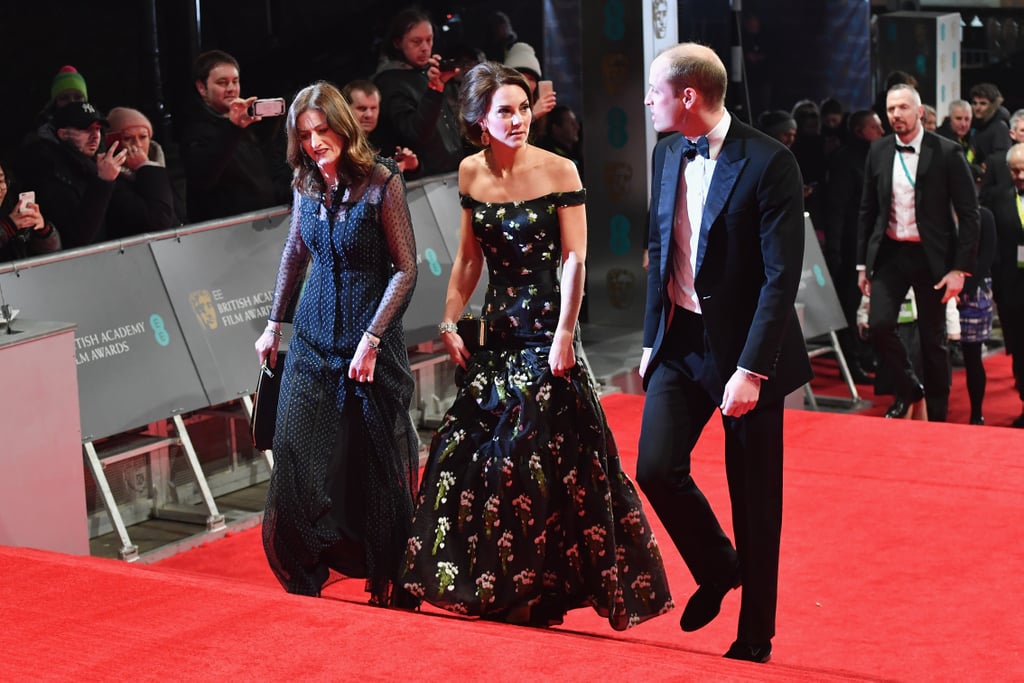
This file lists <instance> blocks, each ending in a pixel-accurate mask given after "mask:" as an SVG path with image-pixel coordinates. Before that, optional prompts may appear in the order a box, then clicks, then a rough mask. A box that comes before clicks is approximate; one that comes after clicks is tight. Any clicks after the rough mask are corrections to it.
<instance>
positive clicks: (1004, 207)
mask: <svg viewBox="0 0 1024 683" xmlns="http://www.w3.org/2000/svg"><path fill="white" fill-rule="evenodd" d="M992 214H993V215H994V216H995V219H996V256H995V263H994V265H993V267H992V293H993V295H994V296H995V300H996V304H998V305H999V309H1000V311H1008V310H1011V309H1012V310H1022V309H1024V268H1018V267H1017V248H1018V246H1019V245H1022V244H1024V228H1021V223H1020V216H1019V214H1018V213H1017V190H1016V189H1011V190H1005V191H1003V193H1002V194H1000V195H999V196H997V197H995V198H994V199H993V200H992Z"/></svg>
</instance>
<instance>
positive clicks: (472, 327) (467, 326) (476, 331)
mask: <svg viewBox="0 0 1024 683" xmlns="http://www.w3.org/2000/svg"><path fill="white" fill-rule="evenodd" d="M455 327H456V331H457V332H458V333H459V336H460V337H462V343H463V344H465V345H466V349H467V350H468V351H469V352H470V353H476V352H477V351H479V350H480V349H482V348H485V347H486V346H487V321H486V320H484V319H483V318H477V317H474V316H471V315H466V316H463V317H461V318H459V321H458V322H457V323H455Z"/></svg>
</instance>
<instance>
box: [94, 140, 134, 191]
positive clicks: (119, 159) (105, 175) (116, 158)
mask: <svg viewBox="0 0 1024 683" xmlns="http://www.w3.org/2000/svg"><path fill="white" fill-rule="evenodd" d="M120 144H121V143H120V142H118V141H117V140H114V141H113V142H112V143H110V149H108V150H107V151H106V152H105V153H103V154H97V155H96V174H97V175H98V176H99V177H100V178H102V179H103V180H107V181H110V182H113V181H115V180H117V176H119V175H120V174H121V167H122V166H124V160H125V159H127V158H128V150H125V149H121V150H119V149H118V146H120Z"/></svg>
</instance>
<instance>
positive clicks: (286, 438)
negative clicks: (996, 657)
mask: <svg viewBox="0 0 1024 683" xmlns="http://www.w3.org/2000/svg"><path fill="white" fill-rule="evenodd" d="M329 204H330V206H328V203H327V202H325V201H324V200H323V198H321V199H320V200H316V199H312V198H310V197H306V196H302V195H300V194H298V193H296V195H295V204H294V207H293V210H292V225H291V230H290V231H289V235H288V241H287V243H286V245H285V249H284V254H283V256H282V258H281V270H280V272H279V274H278V281H277V287H276V289H275V293H274V304H273V309H272V311H271V315H270V318H271V319H272V320H277V321H284V320H285V318H286V315H287V313H286V312H287V310H288V308H289V305H290V303H291V302H292V300H293V299H294V297H295V296H297V294H298V291H299V287H300V285H301V284H302V276H303V274H304V273H305V271H306V267H307V264H308V263H309V260H310V258H312V267H311V268H310V269H309V275H308V277H307V279H306V284H305V289H304V291H303V292H302V296H301V299H300V302H299V305H298V308H297V310H296V313H295V326H294V329H293V333H292V338H291V341H290V343H289V347H288V355H287V357H286V361H285V367H284V376H283V377H282V380H281V382H282V383H281V396H280V400H279V403H278V413H277V426H276V432H275V434H274V458H275V464H274V470H273V473H272V474H271V478H270V487H269V490H268V492H267V501H266V507H265V512H264V518H263V546H264V550H265V551H266V554H267V559H268V560H269V562H270V566H271V568H272V569H273V570H274V573H275V575H276V576H277V578H278V580H280V582H281V584H282V585H283V586H284V588H285V589H286V590H288V591H289V592H291V593H299V594H303V595H318V594H319V593H320V590H321V588H322V587H323V585H324V583H325V582H326V581H327V580H328V577H329V575H330V571H329V570H330V569H334V570H336V571H338V572H340V573H342V574H345V575H347V576H351V577H365V578H366V579H367V591H369V592H370V596H371V597H370V601H371V602H372V603H373V604H378V605H390V604H395V603H396V602H401V600H402V598H403V597H407V594H406V593H405V592H404V591H401V589H399V590H398V591H395V590H394V582H395V579H396V575H397V572H398V570H399V566H400V561H401V559H402V550H403V549H404V547H405V542H406V540H407V539H408V537H409V530H410V527H409V522H410V519H411V517H412V507H413V492H414V490H415V485H416V475H417V465H418V459H417V455H418V448H417V446H418V438H417V435H416V432H415V429H414V427H413V425H412V421H411V420H410V418H409V404H410V400H411V398H412V392H413V378H412V372H411V371H410V369H409V358H408V355H407V353H406V346H405V339H404V335H403V332H402V314H403V312H404V311H405V308H406V306H407V305H408V302H409V299H410V297H411V296H412V291H413V287H414V285H415V283H416V247H415V239H414V237H413V231H412V224H411V222H410V217H409V208H408V205H407V203H406V199H405V185H404V181H403V180H402V176H401V174H400V173H399V172H398V169H397V167H396V166H394V162H392V161H390V160H387V161H383V162H382V163H378V164H377V165H376V166H375V167H374V169H373V171H372V173H371V175H370V177H369V178H367V179H365V180H363V181H362V182H360V183H357V184H354V185H352V186H349V187H347V189H345V192H344V195H342V196H339V197H337V198H336V199H335V201H333V202H330V203H329ZM364 330H370V331H371V332H372V333H374V334H376V335H378V336H379V337H380V339H381V342H380V349H379V352H378V354H377V362H376V368H375V370H374V381H373V383H369V384H367V383H359V382H356V381H355V380H353V379H349V378H348V367H349V364H350V363H351V361H352V357H353V355H354V353H355V350H356V346H357V345H358V344H359V341H360V338H361V337H362V336H363V331H364Z"/></svg>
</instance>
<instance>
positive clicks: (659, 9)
mask: <svg viewBox="0 0 1024 683" xmlns="http://www.w3.org/2000/svg"><path fill="white" fill-rule="evenodd" d="M651 7H652V8H653V10H654V12H653V18H654V35H655V37H656V38H657V39H658V40H664V39H665V36H666V35H668V0H654V3H653V4H652V5H651Z"/></svg>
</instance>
